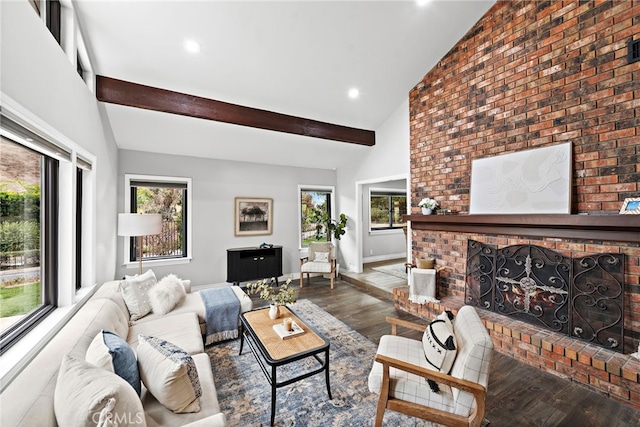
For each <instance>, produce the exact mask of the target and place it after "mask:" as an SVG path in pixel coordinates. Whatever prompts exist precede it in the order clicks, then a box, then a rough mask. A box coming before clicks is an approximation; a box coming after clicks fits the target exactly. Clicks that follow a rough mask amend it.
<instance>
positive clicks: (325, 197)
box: [299, 187, 333, 248]
mask: <svg viewBox="0 0 640 427" xmlns="http://www.w3.org/2000/svg"><path fill="white" fill-rule="evenodd" d="M299 192H300V247H302V248H306V247H307V246H309V242H313V241H321V242H326V241H327V234H326V230H325V231H321V232H320V236H319V237H320V239H318V238H317V236H316V235H317V222H316V220H315V219H316V218H317V217H318V216H319V215H318V214H319V213H320V214H324V213H328V214H329V216H331V215H332V214H333V211H332V199H333V188H332V187H300V189H299Z"/></svg>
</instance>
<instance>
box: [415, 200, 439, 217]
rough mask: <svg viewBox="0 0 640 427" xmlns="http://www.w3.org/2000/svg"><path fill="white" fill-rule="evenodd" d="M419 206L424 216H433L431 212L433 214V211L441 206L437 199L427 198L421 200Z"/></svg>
mask: <svg viewBox="0 0 640 427" xmlns="http://www.w3.org/2000/svg"><path fill="white" fill-rule="evenodd" d="M418 206H419V207H421V208H422V214H423V215H431V212H433V210H434V209H435V208H437V207H438V206H439V204H438V201H437V200H436V199H431V198H429V197H425V198H424V199H422V200H420V203H418Z"/></svg>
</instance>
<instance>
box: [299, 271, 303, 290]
mask: <svg viewBox="0 0 640 427" xmlns="http://www.w3.org/2000/svg"><path fill="white" fill-rule="evenodd" d="M303 275H304V273H303V272H302V271H301V272H300V287H302V276H303Z"/></svg>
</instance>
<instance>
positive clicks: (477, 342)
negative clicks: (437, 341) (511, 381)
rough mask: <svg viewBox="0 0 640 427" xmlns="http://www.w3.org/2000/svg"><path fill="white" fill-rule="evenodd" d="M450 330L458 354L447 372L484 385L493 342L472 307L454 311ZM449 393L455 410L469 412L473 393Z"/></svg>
mask: <svg viewBox="0 0 640 427" xmlns="http://www.w3.org/2000/svg"><path fill="white" fill-rule="evenodd" d="M453 329H454V332H455V335H456V342H457V345H458V355H457V356H456V360H455V362H453V366H452V367H451V373H450V375H451V376H452V377H456V378H461V379H464V380H467V381H471V382H474V383H477V384H480V385H482V386H484V387H487V385H488V384H489V367H490V366H491V359H492V357H493V341H491V336H489V332H487V328H486V327H485V326H484V325H483V324H482V320H480V316H478V313H477V312H476V311H475V309H474V308H473V307H471V306H468V305H465V306H463V307H462V308H461V309H460V310H459V311H458V315H457V316H456V318H455V319H454V321H453ZM453 395H454V398H455V400H456V411H455V413H456V414H459V415H465V416H466V415H469V414H470V413H471V409H472V408H474V407H475V403H474V399H473V395H472V394H471V393H467V392H464V391H460V390H457V389H454V390H453Z"/></svg>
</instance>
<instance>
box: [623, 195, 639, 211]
mask: <svg viewBox="0 0 640 427" xmlns="http://www.w3.org/2000/svg"><path fill="white" fill-rule="evenodd" d="M620 213H621V214H625V215H640V197H629V198H626V199H624V202H622V207H621V208H620Z"/></svg>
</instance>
